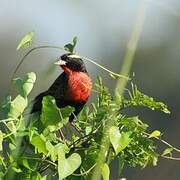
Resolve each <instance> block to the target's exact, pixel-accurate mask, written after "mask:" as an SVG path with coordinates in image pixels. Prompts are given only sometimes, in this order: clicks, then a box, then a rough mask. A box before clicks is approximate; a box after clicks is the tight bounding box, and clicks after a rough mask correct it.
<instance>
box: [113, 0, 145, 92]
mask: <svg viewBox="0 0 180 180" xmlns="http://www.w3.org/2000/svg"><path fill="white" fill-rule="evenodd" d="M146 9H147V0H143V2H142V3H141V5H140V7H139V12H138V15H137V19H136V21H135V24H134V28H133V31H132V33H131V36H130V39H129V41H128V44H127V50H126V53H125V57H124V63H123V65H122V68H121V71H120V74H122V75H124V76H129V73H130V69H131V66H132V63H133V60H134V56H135V52H136V49H137V45H138V41H139V39H140V35H141V32H142V29H143V25H144V20H145V15H146ZM126 84H127V80H126V79H121V80H118V81H117V84H116V89H115V92H118V93H119V94H120V95H122V94H123V91H124V88H125V87H126Z"/></svg>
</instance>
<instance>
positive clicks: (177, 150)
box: [143, 132, 180, 153]
mask: <svg viewBox="0 0 180 180" xmlns="http://www.w3.org/2000/svg"><path fill="white" fill-rule="evenodd" d="M143 133H144V134H145V135H147V136H149V135H150V134H149V133H147V132H143ZM154 138H155V139H157V140H159V141H160V142H162V143H163V144H165V145H167V146H169V147H171V148H173V150H175V151H176V152H179V153H180V149H178V148H176V147H174V146H173V145H171V144H169V143H168V142H166V141H165V140H163V139H161V138H159V137H154Z"/></svg>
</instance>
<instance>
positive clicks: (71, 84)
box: [31, 53, 92, 123]
mask: <svg viewBox="0 0 180 180" xmlns="http://www.w3.org/2000/svg"><path fill="white" fill-rule="evenodd" d="M55 64H56V65H58V66H60V67H61V68H62V70H63V72H62V73H61V74H60V75H59V76H58V77H57V79H56V80H55V81H54V83H53V84H52V85H51V86H50V88H49V89H48V90H46V91H44V92H42V93H40V94H39V95H38V96H36V98H35V100H34V104H33V106H32V110H31V113H35V112H41V110H42V101H43V97H45V96H53V97H54V98H55V102H56V105H57V107H58V108H63V107H66V106H71V107H74V109H75V110H74V112H73V113H72V114H71V115H70V117H69V122H70V123H72V122H73V121H74V119H75V118H76V117H77V115H78V114H79V113H80V111H81V110H82V109H83V107H84V105H85V104H86V102H87V101H88V98H89V96H90V94H91V90H92V79H91V77H90V75H89V74H88V72H87V69H86V66H85V64H84V62H83V60H82V59H81V57H80V56H79V55H76V54H72V53H66V54H63V55H62V56H60V58H59V59H58V61H57V62H55Z"/></svg>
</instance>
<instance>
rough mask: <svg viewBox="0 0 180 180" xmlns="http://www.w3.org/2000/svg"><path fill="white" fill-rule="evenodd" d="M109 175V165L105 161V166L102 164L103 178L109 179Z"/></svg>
mask: <svg viewBox="0 0 180 180" xmlns="http://www.w3.org/2000/svg"><path fill="white" fill-rule="evenodd" d="M109 175H110V170H109V166H108V165H107V164H106V163H104V164H103V166H102V177H103V180H109Z"/></svg>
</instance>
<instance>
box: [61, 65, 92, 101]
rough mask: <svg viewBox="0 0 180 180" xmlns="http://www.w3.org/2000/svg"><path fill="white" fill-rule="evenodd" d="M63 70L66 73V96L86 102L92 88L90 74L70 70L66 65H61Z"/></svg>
mask: <svg viewBox="0 0 180 180" xmlns="http://www.w3.org/2000/svg"><path fill="white" fill-rule="evenodd" d="M63 70H64V72H65V73H66V74H67V75H68V90H67V96H68V98H69V99H70V100H73V101H76V102H86V101H87V100H88V98H89V96H90V93H91V89H92V81H91V78H90V76H89V75H88V74H87V73H85V72H77V71H72V70H70V69H69V68H67V67H63Z"/></svg>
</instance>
